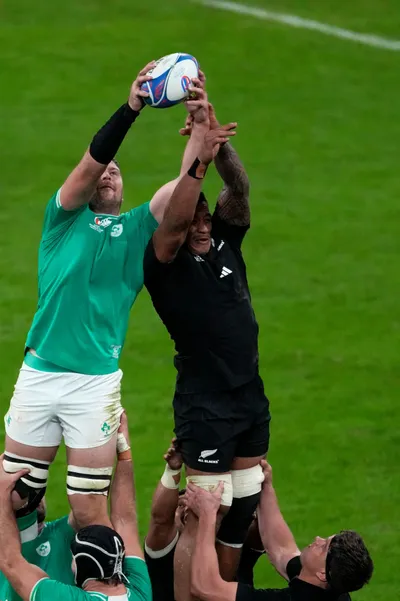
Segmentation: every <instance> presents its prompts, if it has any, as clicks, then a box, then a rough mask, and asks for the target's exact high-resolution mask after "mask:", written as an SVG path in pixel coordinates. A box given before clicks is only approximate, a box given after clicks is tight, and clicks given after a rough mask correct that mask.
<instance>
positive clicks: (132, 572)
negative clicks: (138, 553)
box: [124, 557, 153, 601]
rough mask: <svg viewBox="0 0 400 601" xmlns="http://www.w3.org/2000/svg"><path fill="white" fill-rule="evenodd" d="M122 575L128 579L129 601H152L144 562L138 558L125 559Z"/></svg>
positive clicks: (148, 577)
mask: <svg viewBox="0 0 400 601" xmlns="http://www.w3.org/2000/svg"><path fill="white" fill-rule="evenodd" d="M124 574H125V576H126V577H127V579H128V582H129V584H127V585H126V588H127V589H128V599H129V601H152V598H153V595H152V590H151V582H150V576H149V572H148V569H147V565H146V562H145V561H144V559H140V557H125V559H124Z"/></svg>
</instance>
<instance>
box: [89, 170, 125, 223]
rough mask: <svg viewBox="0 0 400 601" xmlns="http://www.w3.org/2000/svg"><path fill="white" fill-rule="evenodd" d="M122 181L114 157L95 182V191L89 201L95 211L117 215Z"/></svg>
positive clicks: (120, 202)
mask: <svg viewBox="0 0 400 601" xmlns="http://www.w3.org/2000/svg"><path fill="white" fill-rule="evenodd" d="M122 196H123V183H122V176H121V170H120V168H119V165H118V162H117V161H116V160H115V159H114V160H113V161H111V163H109V164H108V165H107V168H106V170H105V171H104V173H103V175H102V176H101V177H100V178H99V181H98V182H97V187H96V191H95V193H94V195H93V197H92V199H91V201H90V204H89V206H90V208H91V209H92V211H94V212H95V213H104V214H108V215H119V213H120V210H121V204H122Z"/></svg>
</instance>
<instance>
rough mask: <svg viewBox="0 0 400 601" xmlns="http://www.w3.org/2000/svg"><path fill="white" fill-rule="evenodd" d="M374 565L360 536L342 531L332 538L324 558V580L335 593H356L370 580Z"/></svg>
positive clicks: (348, 531) (350, 531) (351, 531)
mask: <svg viewBox="0 0 400 601" xmlns="http://www.w3.org/2000/svg"><path fill="white" fill-rule="evenodd" d="M373 570H374V564H373V562H372V559H371V556H370V554H369V552H368V549H367V547H366V546H365V543H364V541H363V539H362V538H361V536H360V535H359V534H357V532H354V531H353V530H342V532H340V533H339V534H336V536H334V537H333V539H332V541H331V544H330V545H329V550H328V555H327V557H326V580H327V582H328V584H329V586H330V587H331V588H332V589H333V590H334V591H335V592H337V593H339V594H342V593H351V592H352V591H358V590H359V589H360V588H362V587H363V586H364V584H367V582H369V580H370V579H371V576H372V572H373Z"/></svg>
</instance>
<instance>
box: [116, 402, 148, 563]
mask: <svg viewBox="0 0 400 601" xmlns="http://www.w3.org/2000/svg"><path fill="white" fill-rule="evenodd" d="M110 496H111V516H110V517H111V523H112V525H113V527H114V529H115V530H116V531H117V532H118V534H119V535H120V536H121V537H122V539H123V541H124V544H125V553H126V555H127V556H134V557H141V558H143V551H142V547H141V544H140V540H139V532H138V524H137V514H136V495H135V485H134V475H133V462H132V453H131V448H130V443H129V430H128V420H127V417H126V414H125V413H123V414H122V416H121V425H120V427H119V430H118V447H117V465H116V468H115V472H114V478H113V482H112V486H111V495H110Z"/></svg>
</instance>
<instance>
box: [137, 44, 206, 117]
mask: <svg viewBox="0 0 400 601" xmlns="http://www.w3.org/2000/svg"><path fill="white" fill-rule="evenodd" d="M148 75H150V76H151V77H152V79H151V80H150V81H146V82H145V83H144V84H143V85H142V90H144V91H145V92H148V93H149V94H150V96H148V97H147V98H144V99H143V100H144V101H145V103H146V104H147V105H149V106H152V107H153V108H158V109H166V108H168V107H170V106H174V105H175V104H179V103H180V102H182V101H183V100H185V99H186V98H188V96H189V92H188V88H189V86H190V83H191V80H192V79H193V77H198V76H199V65H198V63H197V60H196V59H195V58H194V56H192V55H191V54H185V53H183V52H175V53H174V54H168V55H167V56H163V57H162V58H160V59H159V60H158V61H156V66H155V67H154V69H152V70H151V71H149V73H148Z"/></svg>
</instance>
